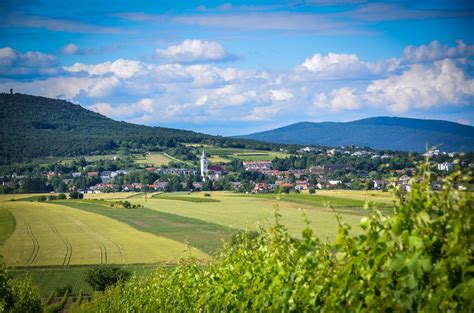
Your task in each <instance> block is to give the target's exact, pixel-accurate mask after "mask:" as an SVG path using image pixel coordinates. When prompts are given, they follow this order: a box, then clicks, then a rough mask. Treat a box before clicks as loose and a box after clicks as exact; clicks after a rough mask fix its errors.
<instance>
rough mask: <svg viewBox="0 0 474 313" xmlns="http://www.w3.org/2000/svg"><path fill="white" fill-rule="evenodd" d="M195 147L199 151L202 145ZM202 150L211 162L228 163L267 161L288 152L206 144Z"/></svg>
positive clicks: (283, 156)
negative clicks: (236, 161)
mask: <svg viewBox="0 0 474 313" xmlns="http://www.w3.org/2000/svg"><path fill="white" fill-rule="evenodd" d="M194 147H196V149H198V150H199V151H198V152H199V153H200V151H201V150H200V149H202V147H197V146H194ZM204 151H205V152H206V154H207V155H208V159H209V161H210V162H211V163H229V162H230V161H232V159H238V160H241V161H269V160H273V159H274V158H277V157H278V158H285V157H287V156H289V154H287V153H285V152H277V151H264V150H249V149H238V148H220V147H215V146H206V147H204Z"/></svg>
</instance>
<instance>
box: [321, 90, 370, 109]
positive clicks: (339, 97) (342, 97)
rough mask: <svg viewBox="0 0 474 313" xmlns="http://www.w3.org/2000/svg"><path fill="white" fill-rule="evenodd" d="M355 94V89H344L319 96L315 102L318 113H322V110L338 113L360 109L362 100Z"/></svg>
mask: <svg viewBox="0 0 474 313" xmlns="http://www.w3.org/2000/svg"><path fill="white" fill-rule="evenodd" d="M355 92H356V91H355V89H351V88H347V87H343V88H339V89H335V90H333V91H331V92H329V93H324V92H323V93H319V94H317V95H316V96H315V98H314V101H313V104H314V106H315V108H316V112H317V111H321V109H324V110H330V111H332V112H338V111H341V110H355V109H358V108H360V106H361V104H360V99H359V96H358V95H356V93H355Z"/></svg>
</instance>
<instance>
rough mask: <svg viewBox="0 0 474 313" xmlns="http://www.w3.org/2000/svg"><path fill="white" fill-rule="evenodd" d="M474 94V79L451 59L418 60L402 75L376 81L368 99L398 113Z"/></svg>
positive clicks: (462, 100) (460, 101) (462, 99)
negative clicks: (421, 61) (429, 62)
mask: <svg viewBox="0 0 474 313" xmlns="http://www.w3.org/2000/svg"><path fill="white" fill-rule="evenodd" d="M473 96H474V79H470V78H468V77H466V75H465V74H464V72H463V70H462V69H460V68H459V67H457V66H456V64H455V63H454V62H453V61H452V60H449V59H445V60H443V61H436V62H435V63H434V64H433V65H421V64H415V65H413V66H412V67H411V68H410V69H408V70H407V71H405V72H403V73H402V74H401V75H397V76H392V77H389V78H387V79H382V80H376V81H373V82H372V83H371V84H370V85H369V86H368V87H367V90H366V98H367V100H368V101H369V102H370V103H372V104H376V105H380V106H387V107H388V108H389V110H390V111H392V112H396V113H402V112H406V111H408V110H410V109H413V108H416V109H429V108H432V107H435V106H439V105H453V104H465V103H466V101H467V99H469V97H473Z"/></svg>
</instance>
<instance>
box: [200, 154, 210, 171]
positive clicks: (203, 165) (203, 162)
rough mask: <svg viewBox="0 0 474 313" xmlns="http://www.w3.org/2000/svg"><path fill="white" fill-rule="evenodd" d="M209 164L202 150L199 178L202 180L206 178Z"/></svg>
mask: <svg viewBox="0 0 474 313" xmlns="http://www.w3.org/2000/svg"><path fill="white" fill-rule="evenodd" d="M208 165H209V162H208V161H207V158H206V154H205V153H204V149H202V155H201V177H202V178H204V177H206V176H207V172H208V169H207V167H208Z"/></svg>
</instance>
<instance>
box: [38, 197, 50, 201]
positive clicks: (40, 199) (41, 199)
mask: <svg viewBox="0 0 474 313" xmlns="http://www.w3.org/2000/svg"><path fill="white" fill-rule="evenodd" d="M46 200H48V199H47V198H46V197H45V196H39V197H38V201H39V202H45V201H46Z"/></svg>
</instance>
